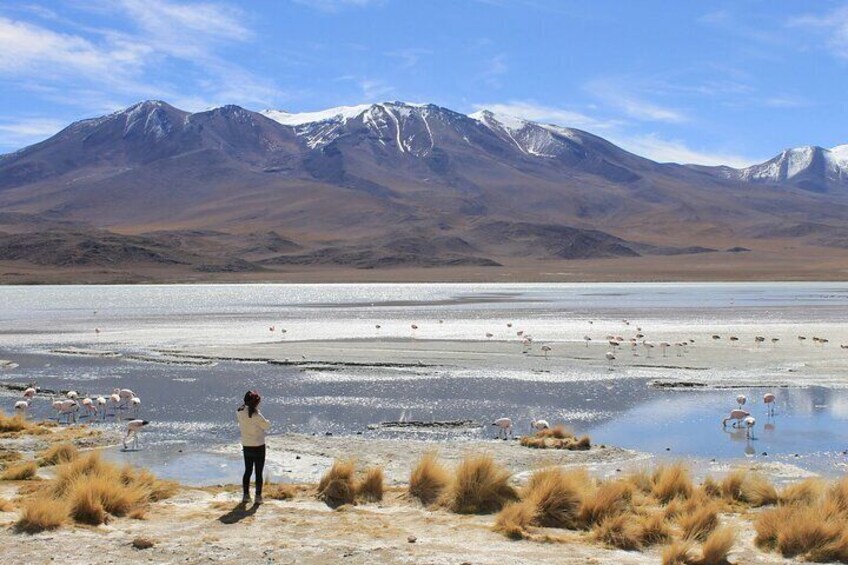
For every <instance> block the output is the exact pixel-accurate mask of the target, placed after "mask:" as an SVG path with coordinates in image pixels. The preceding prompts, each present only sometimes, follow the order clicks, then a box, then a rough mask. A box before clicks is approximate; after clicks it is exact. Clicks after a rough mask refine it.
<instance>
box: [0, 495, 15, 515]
mask: <svg viewBox="0 0 848 565" xmlns="http://www.w3.org/2000/svg"><path fill="white" fill-rule="evenodd" d="M14 509H15V505H14V504H12V502H11V501H9V500H6V499H5V498H0V512H11V511H12V510H14Z"/></svg>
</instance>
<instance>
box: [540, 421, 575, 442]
mask: <svg viewBox="0 0 848 565" xmlns="http://www.w3.org/2000/svg"><path fill="white" fill-rule="evenodd" d="M536 437H539V438H546V437H550V438H555V439H567V438H572V437H575V435H574V432H573V431H572V429H571V428H569V427H568V426H564V425H562V424H557V425H556V426H554V427H553V428H547V429H544V430H539V431H538V432H536Z"/></svg>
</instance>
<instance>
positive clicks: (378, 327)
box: [374, 324, 383, 330]
mask: <svg viewBox="0 0 848 565" xmlns="http://www.w3.org/2000/svg"><path fill="white" fill-rule="evenodd" d="M374 327H375V328H376V329H378V330H379V329H380V328H382V327H383V326H381V325H380V324H374Z"/></svg>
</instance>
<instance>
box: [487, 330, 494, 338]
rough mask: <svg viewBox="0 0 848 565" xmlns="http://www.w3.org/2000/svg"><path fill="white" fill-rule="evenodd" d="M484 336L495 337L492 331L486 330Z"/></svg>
mask: <svg viewBox="0 0 848 565" xmlns="http://www.w3.org/2000/svg"><path fill="white" fill-rule="evenodd" d="M486 337H487V338H489V339H492V338H493V337H495V335H494V334H493V333H490V332H486Z"/></svg>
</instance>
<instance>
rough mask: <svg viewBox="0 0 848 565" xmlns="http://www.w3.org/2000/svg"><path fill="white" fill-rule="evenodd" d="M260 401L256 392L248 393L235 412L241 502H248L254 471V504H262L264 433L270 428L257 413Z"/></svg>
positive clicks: (259, 413)
mask: <svg viewBox="0 0 848 565" xmlns="http://www.w3.org/2000/svg"><path fill="white" fill-rule="evenodd" d="M261 400H262V399H261V398H260V397H259V393H257V392H256V391H248V392H247V394H245V395H244V404H242V405H241V406H240V407H239V409H238V410H237V411H236V418H237V419H238V425H239V431H240V432H241V445H242V451H243V452H244V476H243V477H242V481H241V484H242V488H243V490H244V498H242V502H250V475H251V474H252V473H253V470H254V469H256V504H262V482H263V479H262V470H263V469H264V468H265V432H266V431H268V428H270V427H271V422H269V421H268V420H266V419H265V416H263V415H262V413H261V412H260V411H259V402H260V401H261Z"/></svg>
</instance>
